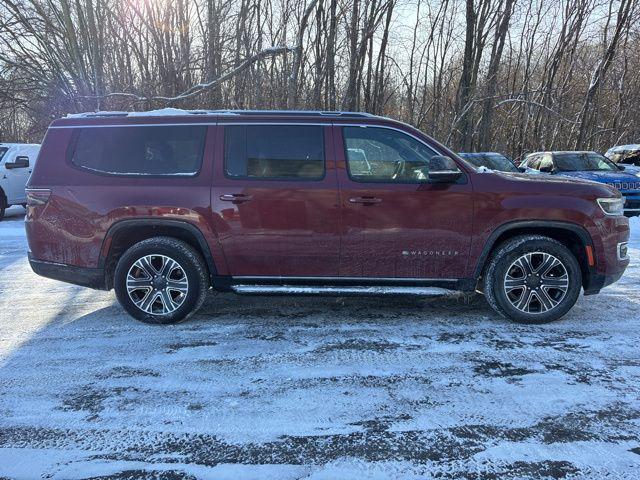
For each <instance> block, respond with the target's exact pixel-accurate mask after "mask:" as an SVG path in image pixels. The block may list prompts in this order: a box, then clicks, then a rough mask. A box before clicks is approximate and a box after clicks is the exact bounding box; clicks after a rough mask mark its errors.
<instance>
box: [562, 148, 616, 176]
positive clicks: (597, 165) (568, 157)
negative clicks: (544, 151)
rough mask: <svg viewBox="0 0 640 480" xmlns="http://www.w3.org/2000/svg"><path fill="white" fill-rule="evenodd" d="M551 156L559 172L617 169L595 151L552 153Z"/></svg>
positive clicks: (608, 170)
mask: <svg viewBox="0 0 640 480" xmlns="http://www.w3.org/2000/svg"><path fill="white" fill-rule="evenodd" d="M553 157H554V160H555V164H556V169H557V170H558V171H560V172H579V171H585V170H586V171H607V172H611V171H615V172H617V171H618V167H616V166H615V164H613V163H612V162H611V160H609V159H608V158H607V157H605V156H604V155H600V154H599V153H595V152H585V153H578V152H575V153H554V154H553Z"/></svg>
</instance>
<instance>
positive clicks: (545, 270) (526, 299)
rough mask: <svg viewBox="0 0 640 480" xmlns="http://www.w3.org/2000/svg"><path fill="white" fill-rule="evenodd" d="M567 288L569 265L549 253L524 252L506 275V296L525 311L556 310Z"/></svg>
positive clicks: (541, 311) (512, 303) (515, 305)
mask: <svg viewBox="0 0 640 480" xmlns="http://www.w3.org/2000/svg"><path fill="white" fill-rule="evenodd" d="M568 290H569V274H568V272H567V268H566V267H565V265H564V264H563V263H562V262H561V261H560V260H558V259H557V258H556V257H554V256H553V255H551V254H549V253H544V252H532V253H525V254H524V255H522V256H521V257H519V258H518V259H516V260H515V261H514V262H513V263H512V264H511V266H510V267H509V268H508V269H507V273H506V274H505V276H504V293H505V294H506V296H507V299H508V300H509V302H510V303H511V305H513V306H514V307H515V308H517V309H518V310H520V311H521V312H524V313H533V314H535V313H545V312H548V311H549V310H553V309H554V308H555V307H557V306H558V305H559V304H560V302H562V300H563V299H564V297H565V296H566V294H567V291H568Z"/></svg>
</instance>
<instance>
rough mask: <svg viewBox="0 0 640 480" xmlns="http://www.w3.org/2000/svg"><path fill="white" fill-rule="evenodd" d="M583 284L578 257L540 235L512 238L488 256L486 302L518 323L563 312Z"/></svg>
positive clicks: (552, 317) (553, 317)
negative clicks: (489, 257)
mask: <svg viewBox="0 0 640 480" xmlns="http://www.w3.org/2000/svg"><path fill="white" fill-rule="evenodd" d="M581 287H582V275H581V271H580V265H579V264H578V260H577V259H576V257H575V256H574V255H573V253H571V251H570V250H569V249H568V248H567V247H565V246H564V245H562V244H561V243H560V242H558V241H556V240H553V239H551V238H548V237H544V236H539V235H527V236H519V237H514V238H512V239H509V240H507V241H506V242H505V243H503V244H502V245H500V246H499V247H498V249H497V250H496V252H495V253H494V255H493V256H492V258H491V262H490V263H489V267H488V268H487V274H486V279H485V296H486V298H487V301H488V302H489V304H490V305H491V307H493V309H494V310H496V311H497V312H498V313H500V314H501V315H504V316H506V317H508V318H511V319H512V320H514V321H516V322H520V323H547V322H552V321H554V320H557V319H559V318H560V317H562V316H563V315H565V314H566V313H567V312H568V311H569V310H570V309H571V307H573V305H574V304H575V303H576V300H577V299H578V295H579V294H580V289H581Z"/></svg>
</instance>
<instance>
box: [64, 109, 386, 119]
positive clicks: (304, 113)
mask: <svg viewBox="0 0 640 480" xmlns="http://www.w3.org/2000/svg"><path fill="white" fill-rule="evenodd" d="M186 115H255V116H260V115H265V116H280V115H282V116H300V117H309V116H311V117H313V116H315V117H341V118H371V117H375V115H372V114H370V113H366V112H333V111H322V110H181V109H178V108H163V109H160V110H150V111H147V112H122V111H114V112H111V111H102V112H85V113H69V114H67V117H66V118H100V117H163V116H186Z"/></svg>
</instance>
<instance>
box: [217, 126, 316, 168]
mask: <svg viewBox="0 0 640 480" xmlns="http://www.w3.org/2000/svg"><path fill="white" fill-rule="evenodd" d="M224 141H225V146H224V166H225V173H226V175H227V176H228V177H231V178H250V179H273V180H320V179H322V178H323V177H324V172H325V166H324V161H325V160H324V158H325V153H324V135H323V127H322V126H320V125H225V127H224Z"/></svg>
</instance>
